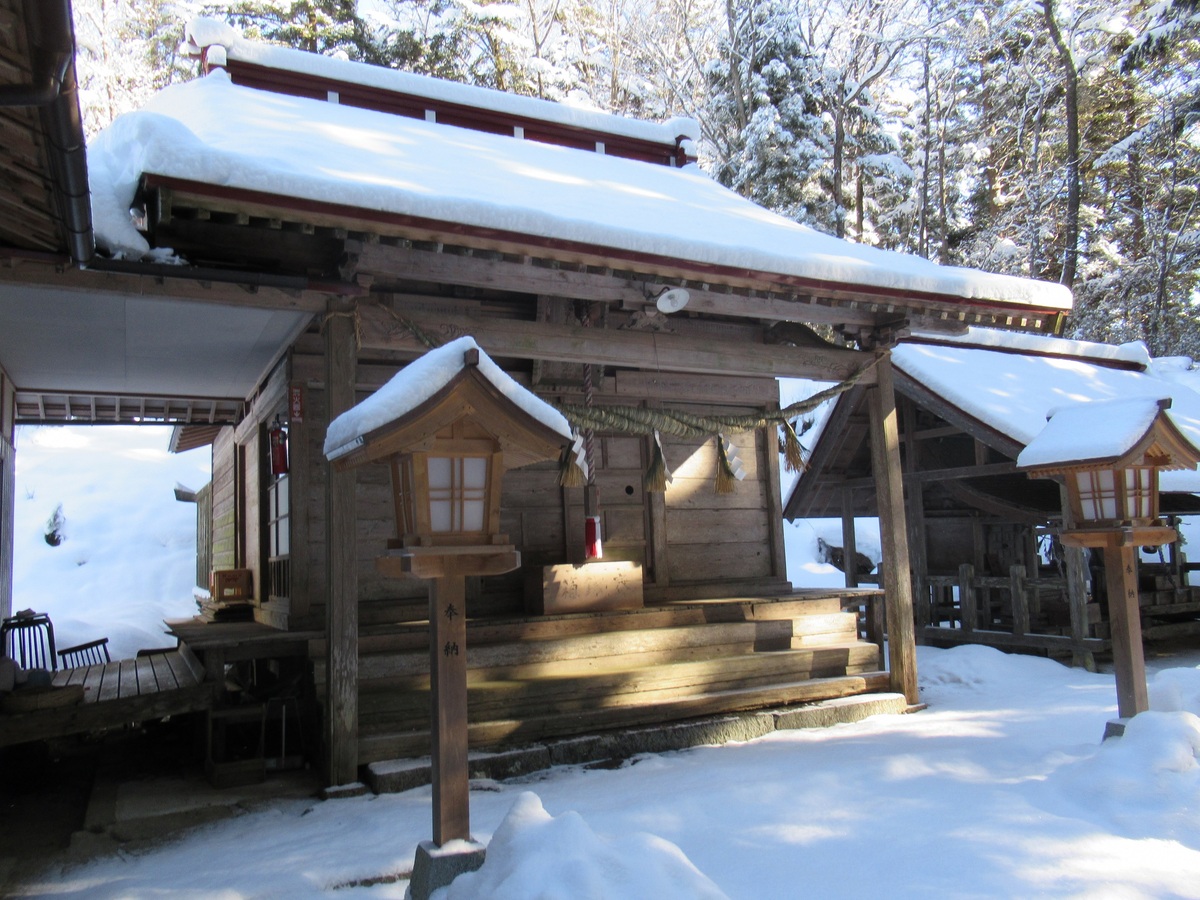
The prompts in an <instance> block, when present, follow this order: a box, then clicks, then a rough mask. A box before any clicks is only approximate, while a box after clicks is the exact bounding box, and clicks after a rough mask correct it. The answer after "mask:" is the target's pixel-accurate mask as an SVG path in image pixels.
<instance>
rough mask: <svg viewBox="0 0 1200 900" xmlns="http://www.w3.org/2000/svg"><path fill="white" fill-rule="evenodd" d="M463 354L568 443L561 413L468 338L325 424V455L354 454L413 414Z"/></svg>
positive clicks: (458, 365)
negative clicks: (471, 355) (475, 354)
mask: <svg viewBox="0 0 1200 900" xmlns="http://www.w3.org/2000/svg"><path fill="white" fill-rule="evenodd" d="M468 350H478V351H479V364H478V371H479V374H480V375H482V376H483V377H484V378H486V379H487V380H488V381H489V382H491V383H492V385H493V386H494V387H495V388H496V390H498V391H499V392H500V393H501V394H503V395H504V396H505V397H507V398H508V399H509V400H511V401H512V402H513V403H515V404H516V405H517V406H518V407H520V409H521V410H522V411H524V412H525V413H527V414H528V415H529V416H531V417H532V418H533V419H535V420H537V421H538V422H540V423H541V424H543V425H545V426H546V427H547V428H549V429H551V430H552V431H555V432H557V433H559V434H561V435H562V436H563V438H564V439H565V440H569V439H570V438H571V426H570V424H569V423H568V422H567V420H566V419H565V418H564V417H563V414H562V413H560V412H559V411H558V410H557V409H555V408H554V407H553V406H551V405H550V404H549V403H547V402H546V401H544V400H542V399H541V398H540V397H538V396H537V395H536V394H534V393H533V392H532V391H529V390H526V389H525V388H523V387H522V386H521V385H519V384H517V382H516V381H514V380H513V379H512V377H511V376H510V375H508V373H506V372H505V371H504V370H503V369H501V368H500V367H499V366H498V365H496V363H495V362H493V361H492V358H491V357H490V356H488V355H487V354H486V353H485V352H484V351H483V350H481V349H480V347H479V345H478V344H477V343H475V339H474V338H472V337H461V338H458V339H457V340H453V341H451V342H450V343H448V344H443V345H442V346H441V347H438V348H437V349H436V350H430V351H429V352H428V353H426V354H425V355H424V356H422V357H420V358H418V359H417V360H415V361H413V362H411V363H409V364H408V365H407V366H405V367H404V368H403V369H401V370H400V371H399V372H397V373H396V374H395V375H394V376H392V378H391V380H390V381H388V382H387V383H386V384H385V385H384V386H383V387H381V388H380V389H379V390H377V391H376V392H375V393H374V394H372V395H371V396H370V397H367V398H366V399H365V400H363V401H362V402H361V403H357V404H355V405H354V406H352V407H351V408H350V409H348V410H346V411H345V412H344V413H342V414H341V415H340V416H338V417H337V418H336V419H334V420H333V421H332V422H330V423H329V430H328V431H326V433H325V447H324V453H325V456H326V457H327V458H328V459H336V458H338V457H339V456H342V455H344V454H345V453H348V452H350V451H351V450H354V449H355V448H356V447H357V446H358V445H359V444H361V442H362V438H363V437H365V436H366V435H368V434H370V433H371V432H372V431H374V430H375V429H377V428H380V427H382V426H384V425H386V424H388V423H389V422H394V421H395V420H396V419H399V418H400V417H401V416H404V415H405V414H407V413H409V412H411V411H412V410H414V409H416V408H417V407H418V406H420V405H421V404H422V403H424V402H425V401H426V400H428V399H429V398H430V397H432V396H433V395H434V394H436V393H437V392H438V391H440V390H441V389H442V388H443V387H445V386H446V384H447V383H449V382H450V380H451V379H453V378H454V376H455V375H457V374H458V373H459V372H461V371H462V370H463V368H464V367H465V362H464V354H465V353H466V351H468Z"/></svg>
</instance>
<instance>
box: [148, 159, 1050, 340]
mask: <svg viewBox="0 0 1200 900" xmlns="http://www.w3.org/2000/svg"><path fill="white" fill-rule="evenodd" d="M141 194H142V196H143V197H145V198H146V202H147V211H148V215H149V218H150V228H151V231H152V232H155V231H157V230H158V229H160V228H166V229H167V230H168V232H169V228H170V223H171V222H172V220H173V219H174V218H175V217H176V215H177V210H187V211H188V212H187V216H189V217H192V218H195V217H199V218H200V219H201V220H204V219H211V218H212V217H213V215H214V214H218V215H219V216H224V217H226V218H227V219H229V221H231V222H233V223H234V224H237V225H248V224H250V223H251V222H252V221H255V222H259V223H266V224H267V225H268V226H269V227H274V228H276V229H280V230H282V229H285V228H290V230H293V231H298V232H301V233H309V234H311V233H313V231H314V230H315V229H328V230H329V231H330V233H331V234H334V235H347V236H348V235H349V234H350V233H359V234H362V235H364V236H368V240H367V241H366V242H365V243H366V244H368V245H370V244H371V243H374V242H375V240H376V239H378V238H384V239H391V240H393V241H395V240H399V241H401V242H404V241H408V242H414V241H415V242H426V243H429V244H431V245H433V246H445V245H457V246H461V247H464V248H466V249H468V250H483V251H489V252H494V253H498V254H501V255H508V256H512V257H514V258H516V259H518V260H522V261H526V260H532V259H541V260H545V261H546V262H547V263H549V264H550V265H556V264H557V265H563V264H566V265H570V266H575V267H580V268H582V269H592V268H594V269H596V270H597V271H598V273H611V272H614V271H621V272H628V273H631V274H634V275H635V280H636V279H637V278H639V277H640V280H641V281H643V282H646V283H650V284H653V283H655V282H657V281H659V280H663V281H667V282H669V283H671V284H682V285H684V286H686V287H688V289H689V290H692V288H693V286H695V287H696V288H697V289H698V291H699V292H700V293H702V294H704V295H705V296H704V297H703V300H704V301H705V302H707V303H709V304H712V305H713V308H714V309H715V308H716V307H717V306H720V307H721V308H720V312H721V313H722V314H726V315H733V316H738V315H744V313H743V312H741V311H740V309H739V305H740V303H739V300H738V299H734V300H733V301H729V300H723V299H722V291H723V290H728V291H730V292H732V291H735V290H740V291H757V292H764V293H765V294H766V297H765V298H761V299H765V300H767V301H769V303H771V304H773V305H774V307H775V308H774V309H773V310H772V311H771V312H770V313H764V312H759V313H758V314H757V317H759V318H771V317H775V316H778V317H779V318H784V317H785V316H786V313H787V312H788V310H784V309H782V308H780V304H781V303H786V304H794V312H793V313H792V315H791V319H792V320H794V321H801V322H804V321H808V322H815V323H825V324H841V323H843V322H844V323H849V324H862V325H864V326H867V325H868V323H869V327H880V326H887V327H894V328H896V329H901V330H903V329H907V328H908V327H910V326H912V325H914V324H919V325H920V326H921V327H924V328H932V329H939V328H940V329H942V330H948V331H955V332H958V331H962V330H964V329H965V328H966V327H967V326H969V325H987V326H993V327H1010V328H1023V329H1026V330H1035V331H1043V332H1055V331H1057V330H1058V329H1059V327H1060V325H1061V321H1062V317H1063V316H1064V314H1065V313H1064V311H1062V310H1053V309H1044V308H1036V307H1027V306H1021V305H1018V304H1009V303H1003V302H997V301H988V300H964V299H963V298H960V297H956V296H952V295H947V294H939V293H933V292H923V291H906V290H901V289H896V288H887V287H875V286H871V285H855V284H847V283H841V282H832V281H826V280H821V279H811V278H803V277H799V276H794V275H785V274H780V273H771V272H762V271H756V270H751V269H745V268H741V267H737V266H724V265H718V264H712V263H704V262H697V261H689V260H680V259H675V258H671V257H664V256H660V255H657V254H652V253H644V252H641V251H635V250H626V249H621V248H615V247H603V246H597V245H593V244H586V243H582V242H578V241H572V240H566V239H562V238H554V237H546V236H541V235H529V234H523V233H520V232H514V231H507V230H503V229H495V228H486V227H481V226H474V225H467V224H463V223H458V222H448V221H444V220H437V219H430V218H425V217H421V216H411V215H405V214H401V213H391V212H383V211H379V210H371V209H364V208H362V207H352V206H346V205H343V204H337V203H330V202H326V201H316V200H306V199H303V198H297V197H287V196H283V195H278V194H271V193H267V192H263V191H255V190H246V189H242V188H236V187H229V186H225V185H210V184H204V183H201V182H196V181H190V180H186V179H179V178H172V177H167V176H162V175H156V174H153V173H147V174H145V175H143V178H142V191H141ZM167 242H168V243H169V239H168V240H167ZM198 246H199V245H198ZM402 249H404V248H402ZM380 252H382V251H380ZM356 268H357V271H358V272H359V273H360V274H363V275H368V276H369V275H371V274H374V273H373V272H372V270H371V267H370V263H369V262H368V263H367V264H365V265H364V261H363V260H362V259H361V258H360V259H359V260H358V261H357V264H356ZM382 274H387V273H386V271H384V272H383V273H382ZM726 296H728V295H726ZM641 300H642V301H645V300H646V297H645V294H644V293H643V296H642V298H641ZM635 302H636V301H635ZM748 305H750V306H761V304H753V303H752V304H748ZM864 320H866V321H864Z"/></svg>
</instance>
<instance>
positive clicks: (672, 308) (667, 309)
mask: <svg viewBox="0 0 1200 900" xmlns="http://www.w3.org/2000/svg"><path fill="white" fill-rule="evenodd" d="M691 298H692V295H691V294H689V293H688V292H687V291H686V290H684V289H683V288H669V289H668V290H665V291H663V292H662V293H661V294H659V295H658V297H657V298H656V299H655V301H654V305H655V306H657V307H658V311H659V312H661V313H666V314H668V315H670V314H671V313H674V312H679V311H680V310H681V309H683V308H684V307H685V306H687V304H688V300H690V299H691Z"/></svg>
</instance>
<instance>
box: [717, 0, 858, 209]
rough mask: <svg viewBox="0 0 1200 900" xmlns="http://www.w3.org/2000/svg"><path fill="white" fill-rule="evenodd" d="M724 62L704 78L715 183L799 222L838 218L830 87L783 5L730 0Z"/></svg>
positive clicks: (774, 0)
mask: <svg viewBox="0 0 1200 900" xmlns="http://www.w3.org/2000/svg"><path fill="white" fill-rule="evenodd" d="M727 10H728V20H727V24H728V28H729V32H728V35H727V37H726V38H724V39H723V40H722V41H721V44H720V47H719V51H720V57H719V58H718V59H717V60H714V61H713V62H712V63H711V64H710V65H709V67H708V70H707V72H706V76H707V84H708V104H707V107H706V109H705V111H704V117H703V119H702V124H703V125H704V127H705V136H706V137H707V139H708V140H709V141H710V142H711V144H712V145H713V147H714V149H715V154H714V155H715V160H714V163H715V165H714V169H715V170H714V175H715V176H716V178H717V180H718V181H720V182H721V183H722V184H725V185H727V186H728V187H731V188H733V189H734V190H736V191H738V192H739V193H741V194H742V195H744V196H746V197H749V198H750V199H751V200H754V201H755V202H757V203H760V204H762V205H763V206H766V207H768V208H769V209H773V210H775V211H776V212H779V213H781V214H783V215H785V216H788V217H789V218H792V219H795V220H796V221H798V222H803V223H807V224H811V225H814V226H816V227H818V228H824V229H826V230H829V229H830V227H831V225H832V221H833V218H834V215H835V212H834V210H835V206H836V204H835V203H834V202H833V198H832V196H831V183H830V169H829V161H830V158H831V156H832V152H833V145H832V135H831V134H830V133H829V130H828V128H827V125H826V122H825V120H824V119H823V118H822V112H823V109H824V108H825V106H826V103H825V100H824V97H823V96H822V94H823V91H825V90H827V89H828V88H829V87H830V86H829V85H828V84H827V83H826V80H825V77H824V73H823V72H822V71H821V69H820V67H819V65H818V63H817V60H816V59H815V58H814V56H813V54H812V53H811V52H810V51H809V48H808V45H807V43H806V42H805V41H804V39H803V36H802V34H801V33H800V31H799V28H798V22H797V20H796V17H795V16H794V15H793V14H792V11H791V8H790V7H789V5H788V4H787V3H786V2H783V0H757V2H756V0H748V2H747V0H730V2H729V3H728V5H727Z"/></svg>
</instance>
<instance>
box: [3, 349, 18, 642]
mask: <svg viewBox="0 0 1200 900" xmlns="http://www.w3.org/2000/svg"><path fill="white" fill-rule="evenodd" d="M15 414H16V391H15V389H14V388H13V383H12V380H11V379H10V378H9V377H8V373H7V372H6V371H5V370H4V368H3V367H2V366H0V618H5V619H6V618H8V617H9V616H11V615H12V574H13V544H14V535H13V528H14V525H13V519H14V515H15V512H16V490H17V446H16V444H17V439H16V432H15V430H14V419H15ZM3 652H5V651H4V650H3V649H2V648H0V653H3Z"/></svg>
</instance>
